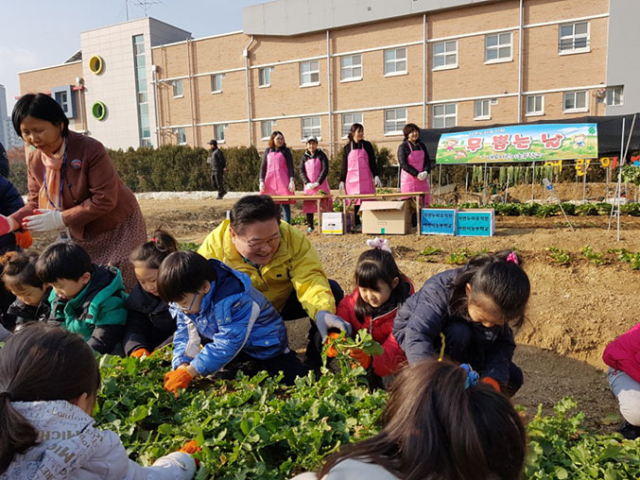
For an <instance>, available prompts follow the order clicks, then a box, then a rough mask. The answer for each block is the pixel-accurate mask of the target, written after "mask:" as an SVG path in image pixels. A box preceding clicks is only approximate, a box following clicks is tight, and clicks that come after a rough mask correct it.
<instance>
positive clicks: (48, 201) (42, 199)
mask: <svg viewBox="0 0 640 480" xmlns="http://www.w3.org/2000/svg"><path fill="white" fill-rule="evenodd" d="M66 148H67V140H66V139H65V140H64V141H63V142H62V146H61V147H60V150H58V151H57V152H56V153H54V154H53V155H51V156H49V155H47V154H46V153H44V152H41V154H42V164H43V165H44V167H45V175H44V177H45V178H44V182H43V184H42V186H41V187H40V192H39V193H38V207H39V208H41V209H47V210H62V198H61V197H60V194H61V190H60V185H61V183H60V182H62V175H61V169H62V163H63V161H64V153H65V150H66Z"/></svg>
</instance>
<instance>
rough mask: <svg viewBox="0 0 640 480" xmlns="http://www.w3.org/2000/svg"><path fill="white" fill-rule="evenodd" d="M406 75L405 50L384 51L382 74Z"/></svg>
mask: <svg viewBox="0 0 640 480" xmlns="http://www.w3.org/2000/svg"><path fill="white" fill-rule="evenodd" d="M403 73H407V49H406V48H393V49H391V50H385V51H384V74H385V75H400V74H403Z"/></svg>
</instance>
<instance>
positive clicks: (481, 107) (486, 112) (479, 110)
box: [473, 99, 491, 120]
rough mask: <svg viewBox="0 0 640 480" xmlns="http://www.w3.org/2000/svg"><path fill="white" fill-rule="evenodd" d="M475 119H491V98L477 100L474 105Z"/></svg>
mask: <svg viewBox="0 0 640 480" xmlns="http://www.w3.org/2000/svg"><path fill="white" fill-rule="evenodd" d="M473 119H474V120H490V119H491V100H488V99H487V100H476V101H475V103H474V105H473Z"/></svg>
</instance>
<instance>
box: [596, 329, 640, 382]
mask: <svg viewBox="0 0 640 480" xmlns="http://www.w3.org/2000/svg"><path fill="white" fill-rule="evenodd" d="M602 360H604V363H606V364H607V365H608V366H610V367H611V368H613V369H614V370H621V371H623V372H624V373H626V374H627V375H629V376H630V377H631V378H633V379H634V380H635V381H637V382H640V323H638V324H637V325H636V326H635V327H633V328H631V330H629V331H628V332H627V333H624V334H622V335H620V336H619V337H618V338H616V339H615V340H614V341H613V342H611V343H610V344H609V345H607V348H605V349H604V354H603V355H602Z"/></svg>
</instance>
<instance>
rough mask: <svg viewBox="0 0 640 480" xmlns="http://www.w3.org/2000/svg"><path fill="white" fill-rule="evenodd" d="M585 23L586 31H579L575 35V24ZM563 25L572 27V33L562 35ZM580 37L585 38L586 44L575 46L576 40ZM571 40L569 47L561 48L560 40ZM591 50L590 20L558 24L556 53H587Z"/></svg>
mask: <svg viewBox="0 0 640 480" xmlns="http://www.w3.org/2000/svg"><path fill="white" fill-rule="evenodd" d="M583 23H586V24H587V33H580V34H577V35H576V33H575V32H576V26H577V25H579V24H583ZM563 27H572V30H573V33H572V34H571V35H565V36H563V35H562V28H563ZM582 38H586V40H587V41H586V45H585V46H584V47H579V48H576V41H577V40H579V39H582ZM563 40H564V41H565V42H569V41H571V43H572V46H571V48H562V42H563ZM590 51H591V22H590V21H588V20H587V21H583V22H571V23H563V24H560V25H558V54H559V55H573V54H574V53H587V52H590Z"/></svg>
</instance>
